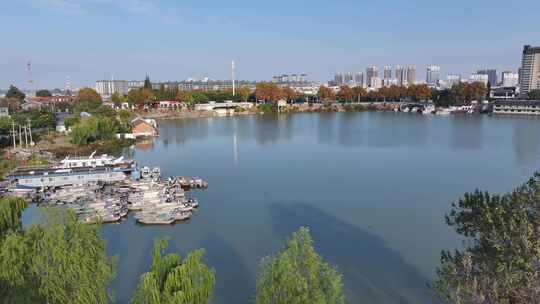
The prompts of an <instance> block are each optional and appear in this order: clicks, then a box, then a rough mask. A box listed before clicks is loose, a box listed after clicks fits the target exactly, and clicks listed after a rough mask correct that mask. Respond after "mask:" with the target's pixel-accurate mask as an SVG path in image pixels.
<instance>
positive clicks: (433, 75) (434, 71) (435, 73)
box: [426, 64, 441, 86]
mask: <svg viewBox="0 0 540 304" xmlns="http://www.w3.org/2000/svg"><path fill="white" fill-rule="evenodd" d="M440 80H441V67H440V66H438V65H433V64H431V65H428V67H427V72H426V82H427V84H428V85H431V86H437V85H438V84H439V81H440Z"/></svg>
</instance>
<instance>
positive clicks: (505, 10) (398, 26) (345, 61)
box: [0, 0, 540, 88]
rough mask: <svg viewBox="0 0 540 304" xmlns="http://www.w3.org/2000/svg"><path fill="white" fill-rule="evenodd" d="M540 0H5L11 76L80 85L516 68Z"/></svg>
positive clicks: (3, 62) (531, 40) (3, 83)
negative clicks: (391, 69)
mask: <svg viewBox="0 0 540 304" xmlns="http://www.w3.org/2000/svg"><path fill="white" fill-rule="evenodd" d="M538 12H540V1H538V0H522V1H499V0H491V1H484V0H468V1H464V0H454V1H433V0H430V1H427V0H409V1H397V0H379V1H364V0H356V1H353V0H350V1H349V0H334V1H319V0H312V1H295V0H288V1H285V0H274V1H256V0H251V1H244V0H229V1H211V0H207V1H195V0H176V1H175V0H163V1H159V0H17V1H8V0H2V1H0V20H2V22H1V23H2V26H0V37H2V43H1V44H0V88H6V87H7V86H8V85H9V84H11V83H14V84H16V85H18V86H21V87H23V88H24V87H25V86H26V82H25V79H26V72H25V63H26V61H28V60H30V61H31V62H32V66H33V78H34V80H35V83H36V87H63V86H64V83H65V79H66V76H68V75H69V76H70V77H71V80H72V83H73V85H74V86H75V87H80V86H89V85H92V86H93V84H94V82H95V80H98V79H109V78H111V75H114V77H115V78H116V79H142V78H144V76H145V75H146V74H149V75H150V77H151V78H152V80H153V81H158V80H159V81H161V80H179V79H184V78H187V77H203V76H208V77H211V78H215V79H220V78H227V77H229V76H228V75H229V73H230V72H229V67H230V61H231V60H233V59H234V60H235V61H236V63H237V74H238V77H239V78H242V79H254V80H265V79H266V80H269V79H271V77H272V75H274V74H283V73H307V74H308V76H309V78H310V79H312V80H320V81H326V80H328V79H329V78H330V77H332V75H333V74H334V73H335V72H340V71H364V70H365V68H366V66H368V65H371V64H375V65H378V66H380V67H381V68H382V66H383V65H386V64H390V65H395V64H414V65H416V66H417V70H418V78H420V79H422V78H423V77H424V74H425V71H424V70H425V66H426V65H427V64H430V63H435V64H439V65H441V67H442V72H443V74H446V73H463V74H469V73H470V72H472V71H475V70H477V69H480V68H485V67H493V68H497V69H499V70H503V69H504V70H506V69H511V70H517V68H518V66H519V64H520V56H521V49H522V47H523V45H524V44H532V45H535V44H536V45H538V44H540V21H539V20H540V19H538Z"/></svg>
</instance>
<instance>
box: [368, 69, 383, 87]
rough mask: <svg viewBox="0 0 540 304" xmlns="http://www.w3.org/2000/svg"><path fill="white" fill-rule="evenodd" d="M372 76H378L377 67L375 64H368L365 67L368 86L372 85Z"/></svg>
mask: <svg viewBox="0 0 540 304" xmlns="http://www.w3.org/2000/svg"><path fill="white" fill-rule="evenodd" d="M374 77H377V78H378V77H379V69H378V68H377V67H376V66H370V67H368V68H367V69H366V83H367V85H368V86H369V87H373V86H372V84H373V83H372V81H371V78H374ZM379 80H380V79H379Z"/></svg>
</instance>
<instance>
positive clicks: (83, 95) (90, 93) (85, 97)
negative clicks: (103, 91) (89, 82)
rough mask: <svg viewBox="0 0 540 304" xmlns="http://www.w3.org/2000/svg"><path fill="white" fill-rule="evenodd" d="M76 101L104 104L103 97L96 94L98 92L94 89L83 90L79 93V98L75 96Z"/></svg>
mask: <svg viewBox="0 0 540 304" xmlns="http://www.w3.org/2000/svg"><path fill="white" fill-rule="evenodd" d="M75 100H76V101H77V102H84V101H87V102H94V103H97V102H102V100H101V96H99V94H98V93H97V92H96V90H94V89H92V88H82V89H80V90H79V92H77V96H75Z"/></svg>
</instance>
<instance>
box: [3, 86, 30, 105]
mask: <svg viewBox="0 0 540 304" xmlns="http://www.w3.org/2000/svg"><path fill="white" fill-rule="evenodd" d="M25 97H26V95H25V94H24V93H23V92H22V91H21V90H19V89H18V88H17V87H16V86H14V85H10V86H9V89H8V91H7V93H6V98H7V99H11V98H13V99H16V100H18V101H19V102H21V101H23V100H24V98H25Z"/></svg>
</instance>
